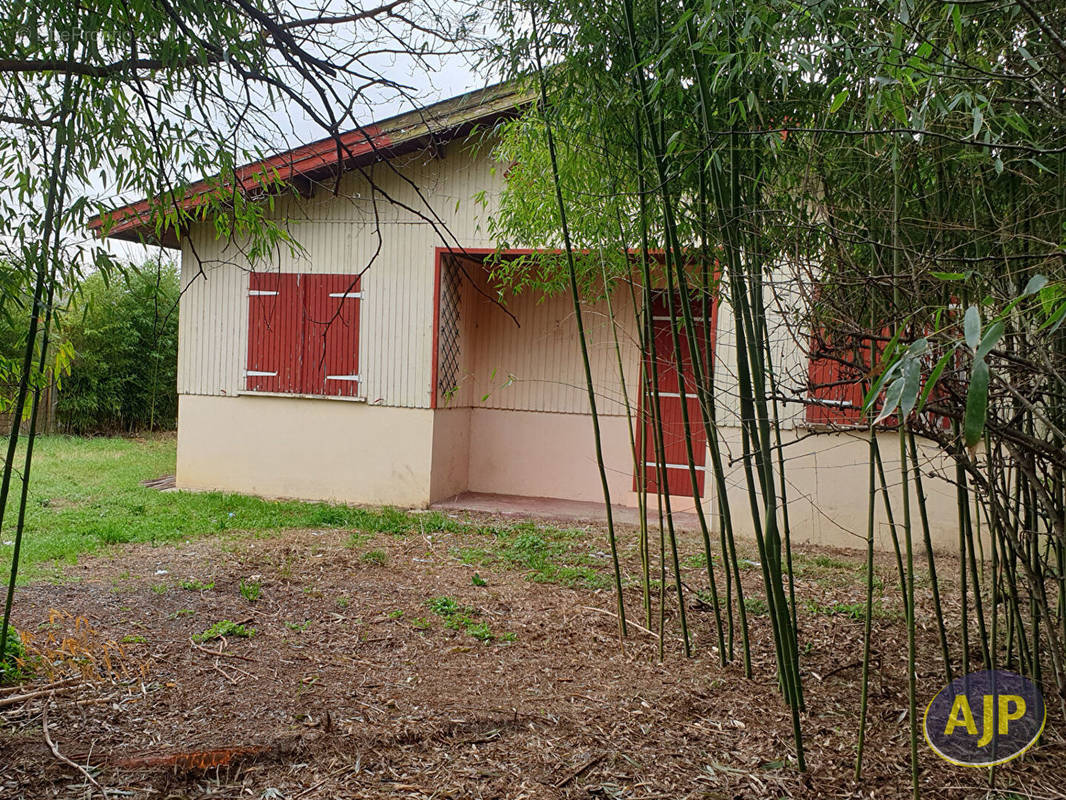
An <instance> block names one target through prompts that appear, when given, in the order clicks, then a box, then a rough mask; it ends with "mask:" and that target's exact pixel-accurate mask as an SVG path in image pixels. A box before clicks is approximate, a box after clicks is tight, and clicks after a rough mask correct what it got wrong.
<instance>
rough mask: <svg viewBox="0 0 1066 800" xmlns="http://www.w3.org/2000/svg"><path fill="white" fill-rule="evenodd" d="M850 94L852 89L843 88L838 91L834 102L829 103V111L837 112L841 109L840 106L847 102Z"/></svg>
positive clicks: (831, 112)
mask: <svg viewBox="0 0 1066 800" xmlns="http://www.w3.org/2000/svg"><path fill="white" fill-rule="evenodd" d="M850 94H851V91H850V90H849V89H842V90H841V91H839V92H837V93H836V96H835V97H834V98H833V102H832V103H830V104H829V113H830V114H835V113H836V112H837V111H839V110H840V107H841V106H842V105H844V103H846V102H847V100H848V96H849V95H850Z"/></svg>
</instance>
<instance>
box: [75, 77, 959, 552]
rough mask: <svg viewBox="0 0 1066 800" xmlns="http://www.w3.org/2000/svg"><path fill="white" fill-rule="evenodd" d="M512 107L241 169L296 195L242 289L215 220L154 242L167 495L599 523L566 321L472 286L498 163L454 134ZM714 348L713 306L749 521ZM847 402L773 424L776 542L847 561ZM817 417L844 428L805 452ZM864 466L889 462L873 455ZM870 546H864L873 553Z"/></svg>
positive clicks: (417, 121)
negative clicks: (160, 288) (174, 275)
mask: <svg viewBox="0 0 1066 800" xmlns="http://www.w3.org/2000/svg"><path fill="white" fill-rule="evenodd" d="M526 101H527V98H526V97H524V96H522V95H520V94H518V93H516V92H515V91H514V90H513V89H510V88H508V87H507V86H497V87H492V88H489V89H485V90H481V91H476V92H471V93H469V94H465V95H462V96H460V97H457V98H453V99H451V100H448V101H444V102H442V103H437V104H435V105H431V106H428V107H426V108H423V109H420V110H418V111H416V112H412V113H408V114H403V115H400V116H397V117H393V118H391V119H387V120H383V121H380V122H378V123H376V124H375V125H374V126H371V127H368V128H365V129H363V130H360V131H354V132H352V133H351V134H348V135H347V136H346V137H345V146H344V148H342V149H340V150H339V149H338V147H337V145H336V142H334V141H333V140H325V141H322V142H317V143H313V144H309V145H306V146H304V147H301V148H297V149H295V150H291V151H289V152H286V153H281V154H278V155H277V156H275V157H273V158H271V159H268V160H267V161H266V162H263V163H260V164H253V165H249V166H248V167H247V168H245V170H244V171H243V172H242V173H241V174H242V175H243V176H244V177H245V178H247V179H248V180H249V181H253V182H254V180H255V176H256V175H261V174H263V173H264V172H268V171H269V172H273V173H275V174H276V175H278V176H279V177H280V178H281V179H282V180H283V181H285V182H291V183H293V184H295V185H296V186H297V187H298V189H299V192H298V193H291V194H290V193H286V194H283V195H279V196H278V197H277V198H276V199H275V204H274V207H273V211H272V212H271V213H272V214H273V215H274V217H275V218H276V219H278V220H280V221H283V222H285V223H286V224H288V225H289V227H290V230H291V233H292V235H293V237H294V238H295V239H297V240H298V241H299V242H300V243H301V245H302V247H303V252H302V253H300V254H298V255H292V254H290V253H289V252H288V251H287V250H284V249H280V250H279V251H278V252H277V253H276V254H275V255H274V256H273V257H272V258H271V259H270V260H269V263H266V264H263V263H260V264H257V265H255V269H252V268H251V266H252V265H251V264H250V262H249V260H248V259H247V258H246V257H245V255H244V253H243V251H242V249H241V247H240V243H239V242H231V241H228V240H226V239H220V238H217V236H216V233H215V230H216V229H215V226H214V225H213V224H212V221H211V220H204V221H203V222H201V223H198V224H195V225H191V226H190V227H189V228H188V229H187V230H181V231H175V230H167V231H165V233H164V234H163V237H162V244H163V245H165V246H167V247H171V248H175V249H180V251H181V259H182V284H183V295H182V300H181V307H180V338H179V341H180V344H179V368H178V392H179V424H178V462H177V485H178V486H179V487H181V488H187V489H219V490H227V491H234V492H244V493H250V494H257V495H266V496H282V497H297V498H307V499H317V500H327V501H335V502H344V503H365V504H391V505H397V506H405V507H427V506H430V505H433V504H437V503H441V502H447V501H451V502H452V503H456V502H459V503H461V502H462V498H464V497H467V498H469V497H471V496H473V497H476V498H479V499H480V501H482V502H484V501H485V500H486V498H488V500H489V501H491V499H492V498H493V497H495V498H500V499H501V502H502V501H503V499H506V498H513V497H515V496H518V497H524V498H539V499H540V500H538V501H537V502H539V503H540V504H541V505H542V506H543V505H544V504H545V503H547V504H548V505H549V506H550V504H551V503H570V504H574V503H585V504H589V505H588V508H590V509H596V508H600V509H602V504H603V495H602V490H601V485H600V478H599V474H598V471H597V467H596V461H595V455H594V446H593V436H592V425H591V419H590V414H589V408H588V400H587V396H586V388H585V377H584V372H583V366H582V361H581V358H580V351H579V343H578V339H577V335H576V328H575V320H574V314H573V311H572V308H571V300H570V298H569V297H568V296H567V295H566V294H565V293H564V294H561V295H556V296H550V297H542V296H536V295H535V293H532V292H526V293H522V294H518V295H517V296H509V295H505V296H503V297H502V302H501V298H500V297H499V296H498V292H497V291H496V287H495V286H494V285H493V284H492V281H491V279H490V276H489V271H488V269H487V268H486V266H485V259H486V257H487V256H489V255H490V254H492V253H493V252H494V251H495V250H496V243H495V242H494V241H492V240H491V238H490V237H489V233H488V231H489V226H488V215H489V214H490V213H491V210H492V208H493V201H494V198H495V197H496V196H497V195H498V193H499V191H500V189H501V187H502V186H503V181H504V180H505V178H504V173H505V167H506V165H501V164H496V163H494V161H493V153H492V148H491V147H489V146H487V145H486V144H485V142H484V141H483V137H482V135H481V134H480V133H473V134H472V132H475V131H483V130H484V129H485V128H486V127H487V126H490V125H491V124H492V123H493V122H494V121H496V120H498V119H500V118H502V117H504V116H507V115H510V114H514V113H515V112H516V109H518V108H519V107H520V106H522V104H523V103H525V102H526ZM372 184H373V185H372ZM375 187H376V188H375ZM196 188H197V187H193V189H194V191H193V192H192V193H191V199H190V200H188V201H186V202H195V189H196ZM203 188H205V190H206V184H205V185H204V187H203ZM482 193H483V194H482ZM478 198H481V200H479V199H478ZM482 201H483V202H482ZM147 211H148V204H147V202H142V203H139V204H133V205H130V206H126V207H124V208H120V209H117V210H116V211H114V212H112V214H111V219H112V221H113V223H114V224H113V227H111V228H110V230H109V231H108V235H110V236H113V237H119V238H124V239H130V240H134V241H139V240H142V239H145V238H150V237H151V236H152V231H153V228H151V227H150V226H149V225H148V221H147ZM101 222H102V221H101V220H97V221H96V225H97V226H99V225H100V224H101ZM505 256H506V254H505ZM609 299H612V300H613V306H614V312H615V318H616V324H615V325H614V326H612V325H611V324H610V322H609V318H608V316H609V315H608V314H607V313H606V306H605V302H606V301H605V302H601V303H599V304H591V305H589V306H587V307H586V309H585V321H586V327H587V331H588V340H589V343H590V356H591V360H592V367H593V372H594V377H595V385H596V387H597V391H598V395H599V403H600V412H601V415H602V420H601V423H602V430H603V437H602V438H603V447H604V456H605V462H606V465H607V474H608V482H609V485H610V489H611V496H612V501H613V502H614V503H616V504H618V505H620V506H623V507H630V508H632V507H635V506H636V505H637V498H638V495H637V492H636V491H635V477H636V475H637V473H638V472H639V471H640V470H644V471H645V474H646V475H648V476H649V478H650V479H651V480H652V481H654V473H655V461H654V460H651V461H650V462H649V461H647V458H645V459H644V460H645V463H644V464H636V463H635V462H636V461H637V460H638V459H634V455H633V442H634V441H639V440H640V439H641V438H642V434H641V431H640V430H639V428H640V423H639V419H640V413H641V411H642V408H641V400H640V396H641V392H640V391H639V390H638V389H639V376H640V369H641V362H642V354H641V353H640V348H639V346H638V344H637V341H638V336H637V326H638V316H637V313H636V311H635V310H634V306H633V303H632V300H631V298H630V297H629V296H628V292H619V293H618V296H616V297H614V298H609ZM660 302H661V300H660ZM627 309H628V311H627ZM786 322H787V320H782V324H781V325H780V326H779V327H778V329H777V330H776V331H775V332H774V334H773V342H772V349H773V352H774V358H775V364H776V366H777V368H778V370H780V374H781V379H780V380H781V383H782V384H784V383H785V382H786V381H789V380H791V381H792V383H793V384H795V383H797V382H798V383H799V384H803V383H804V382H805V381H806V378H807V375H808V374H809V373H810V371H811V370H822V371H824V369H826V367H825V365H814V366H812V365H810V364H809V363H808V360H807V356H806V355H805V353H804V352H803V349H802V348H799V347H797V346H796V344H795V337H794V336H793V335H792V334H791V333H790V331H789V326H788V325H787V324H785V323H786ZM731 331H732V317H731V316H730V311H729V308H728V307H727V305H725V304H723V305H722V307H721V308H717V307H716V308H714V309H713V313H712V314H711V315H710V325H709V330H707V331H705V335H706V337H707V339H708V340H709V342H710V343H711V346H713V348H714V352H715V361H714V363H715V369H716V381H715V384H716V389H715V390H716V393H717V396H718V397H719V407H720V408H721V412H722V413H721V416H720V420H719V421H720V425H721V430H722V436H723V438H724V441H725V445H726V447H727V449H728V452H729V454H730V455H731V458H730V460H729V464H728V466H729V469H730V473H729V475H727V482H728V484H729V486H730V491H735V492H736V497H735V498H733V501H734V507H735V508H741V509H745V511H746V509H747V502H748V501H747V495H746V492H745V487H744V481H743V474H742V472H741V466H740V464H739V463H738V462H739V459H738V456H739V455H740V454H741V452H742V446H743V445H742V441H741V434H740V429H739V427H738V426H737V414H738V410H737V408H738V407H737V403H736V381H735V379H734V378H733V374H734V370H733V369H732V365H733V364H735V353H734V351H733V346H732V345H733V337H732V334H731ZM660 332H661V331H660ZM662 349H663V348H660V352H661V350H662ZM619 369H621V373H622V375H623V376H624V381H625V386H627V387H628V390H627V395H628V399H629V403H628V405H627V403H626V402H625V399H624V397H623V396H622V393H621V391H620V387H621V386H622V385H623V384H622V382H621V381H620V377H619ZM674 380H675V382H676V378H675V379H674ZM676 388H677V387H676V386H674V387H671V386H669V385H663V386H660V400H661V402H662V404H663V417H664V420H666V422H667V425H668V426H672V428H671V430H672V431H673V432H674V433H675V434H677V435H676V436H675V438H674V440H673V441H672V442H669V443H668V450H670V452H668V454H667V459H666V460H667V462H668V463H667V465H666V474H667V478H668V480H667V483H668V487H669V488H668V491H669V492H670V494H671V495H674V497H673V498H672V499H673V501H674V502H673V506H674V508H675V509H680V510H681V511H686V510H688V511H691V510H693V502H694V501H693V500H692V496H693V491H692V483H691V480H690V478H689V473H688V470H687V468H683V467H679V466H678V464H679V463H680V464H684V463H686V462H685V460H684V459H685V456H684V452H685V447H684V428H683V427H680V428H679V421H680V414H679V412H680V400H679V398H678V392H677V391H676ZM842 392H843V393H842V394H841V395H840V397H839V398H838V399H836V400H834V399H833V397H832V396H827V395H824V393H823V394H821V395H819V397H818V399H819V401H820V402H819V403H818V404H817V405H816V406H813V408H815V412H814V414H813V416H812V415H811V412H810V410H809V409H810V408H811V406H807V407H805V406H804V405H803V404H802V403H799V404H791V405H787V406H785V407H784V408H783V411H782V414H783V424H784V431H783V434H782V436H783V438H784V440H785V447H786V448H787V457H788V460H789V471H788V479H789V485H788V487H787V489H788V500H789V512H790V521H791V525H792V528H793V530H794V531H795V532H796V535H797V536H798V537H799V538H802V539H805V540H807V541H812V542H821V543H829V544H843V545H848V546H861V544H862V542H863V541H864V539H865V535H866V534H865V531H866V497H867V484H866V481H867V473H866V468H865V465H866V463H867V462H866V453H867V450H866V448H867V444H866V441H865V433H864V432H863V431H861V430H860V431H854V430H848V428H847V423H850V422H853V421H854V420H853V419H851V418H850V417H849V416H848V415H849V414H853V413H854V412H850V411H848V410H847V406H848V403H849V402H854V399H855V398H854V396H853V395H854V394H855V390H854V387H847V386H845V387H843V389H842ZM849 392H850V394H849ZM834 404H835V405H834ZM834 408H836V409H838V411H837V412H834V411H833V409H834ZM834 413H839V414H840V415H841V416H839V417H837V418H836V421H839V422H841V423H844V425H843V427H844V430H843V431H841V432H839V433H834V434H832V435H827V436H808V433H809V432H810V430H809V429H810V427H811V426H812V425H817V426H824V425H825V423H827V422H829V423H832V422H833V421H834V416H833V415H834ZM691 436H692V443H693V445H694V448H695V454H696V458H695V461H696V463H697V466H698V468H699V469H698V477H697V483H698V487H697V488H698V494H699V495H700V496H701V497H702V501H701V502H702V503H703V504H704V505H705V507H706V508H707V509H708V511H712V510H713V508H714V482H713V481H711V480H707V479H705V478H704V477H703V476H704V473H705V471H706V467H707V465H708V459H707V457H706V452H707V449H706V442H705V440H704V438H703V431H702V427H701V426H695V427H694V428H693V431H692V433H691ZM882 449H883V451H884V452H885V453H886V454H887V453H893V452H895V446H894V444H893V443H892V442H891V441H889V442H887V443H886V444H885V446H884V447H883V448H882ZM930 457H934V456H933V455H930ZM886 462H888V463H887V464H886V466H887V468H888V470H889V473H890V474H892V466H891V458H890V457H888V456H886ZM929 484H930V485H928V486H927V487H926V488H927V492H929V494H930V513H931V519H932V523H933V527H934V534H935V536H936V537H937V541H938V542H939V543H941V544H943V545H944V546H950V543H951V542H953V541H954V539H953V538H952V537H953V536H954V534H952V533H951V528H950V526H951V525H952V522H953V520H954V518H955V517H954V514H955V505H954V504H955V499H954V494H953V493H952V491H951V490H950V487H948V486H947V485H946V484H935V483H933V482H929ZM457 497H458V498H459V501H456V500H455V498H457ZM545 498H546V499H547V501H545V500H544V499H545ZM737 516H738V521H740V522H742V520H743V517H745V516H746V513H745V514H738V515H737ZM710 518H712V519H713V514H710ZM889 541H890V540H889V532H888V529H887V527H885V526H884V525H882V526H881V529H879V531H878V543H879V545H880V546H889Z"/></svg>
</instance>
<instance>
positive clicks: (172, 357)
mask: <svg viewBox="0 0 1066 800" xmlns="http://www.w3.org/2000/svg"><path fill="white" fill-rule="evenodd" d="M178 295H179V287H178V273H177V271H176V270H175V268H174V267H173V266H172V265H170V264H162V263H160V264H146V265H144V266H142V267H140V268H132V269H130V270H129V271H127V272H126V273H125V274H124V275H122V276H116V277H115V278H114V279H113V280H111V281H108V280H107V279H106V278H105V276H104V275H103V274H101V273H95V274H93V275H90V276H89V277H88V278H86V279H85V281H84V283H82V285H81V287H80V290H79V291H78V293H77V294H76V295H75V297H74V299H73V300H72V302H71V306H70V308H69V309H68V311H67V312H66V314H65V315H64V317H63V320H62V326H61V329H62V330H61V332H62V335H63V338H64V339H65V341H66V342H67V343H68V344H69V346H70V347H71V348H72V350H73V360H72V362H71V364H70V374H69V375H68V376H67V377H66V378H64V379H63V380H62V383H61V384H60V387H59V392H58V400H57V402H56V413H57V415H58V417H59V420H60V424H61V425H62V426H63V428H64V429H65V430H66V431H67V432H69V433H77V434H85V433H111V432H119V431H134V430H151V429H163V428H172V427H173V426H174V424H175V421H176V419H177V408H178V397H177V364H178V355H177V354H178V310H177V301H178Z"/></svg>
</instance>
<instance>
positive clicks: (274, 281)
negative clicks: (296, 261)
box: [245, 272, 300, 392]
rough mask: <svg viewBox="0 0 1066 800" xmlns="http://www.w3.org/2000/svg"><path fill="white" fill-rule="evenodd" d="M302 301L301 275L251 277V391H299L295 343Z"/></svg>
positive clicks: (247, 385)
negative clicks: (300, 300)
mask: <svg viewBox="0 0 1066 800" xmlns="http://www.w3.org/2000/svg"><path fill="white" fill-rule="evenodd" d="M299 299H300V283H299V276H298V275H293V274H290V273H277V272H253V273H252V274H251V275H250V276H249V281H248V368H247V372H246V373H245V374H246V382H245V388H246V389H247V390H248V391H250V392H295V391H297V388H296V387H297V380H298V375H297V369H296V366H297V365H296V363H295V358H294V348H293V342H295V341H299V335H300V319H299V314H298V311H299Z"/></svg>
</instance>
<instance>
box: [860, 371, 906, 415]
mask: <svg viewBox="0 0 1066 800" xmlns="http://www.w3.org/2000/svg"><path fill="white" fill-rule="evenodd" d="M898 371H899V362H898V361H897V362H896V363H895V364H891V365H889V367H888V368H887V369H886V370H885V371H884V372H882V373H881V377H880V378H878V379H877V380H876V381H875V382H874V385H873V386H871V387H870V391H868V392H867V393H866V396H865V397H864V398H863V399H862V410H863V412H864V413H865V414H866V415H867V416H869V414H870V412H871V411H872V410H873V405H874V401H875V400H876V399H877V398H878V396H880V394H881V390H882V389H883V388H884V386H885V384H886V383H887V382H888V381H889V380H890V379H891V378H892V376H893V375H895V374H896V373H897V372H898Z"/></svg>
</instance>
